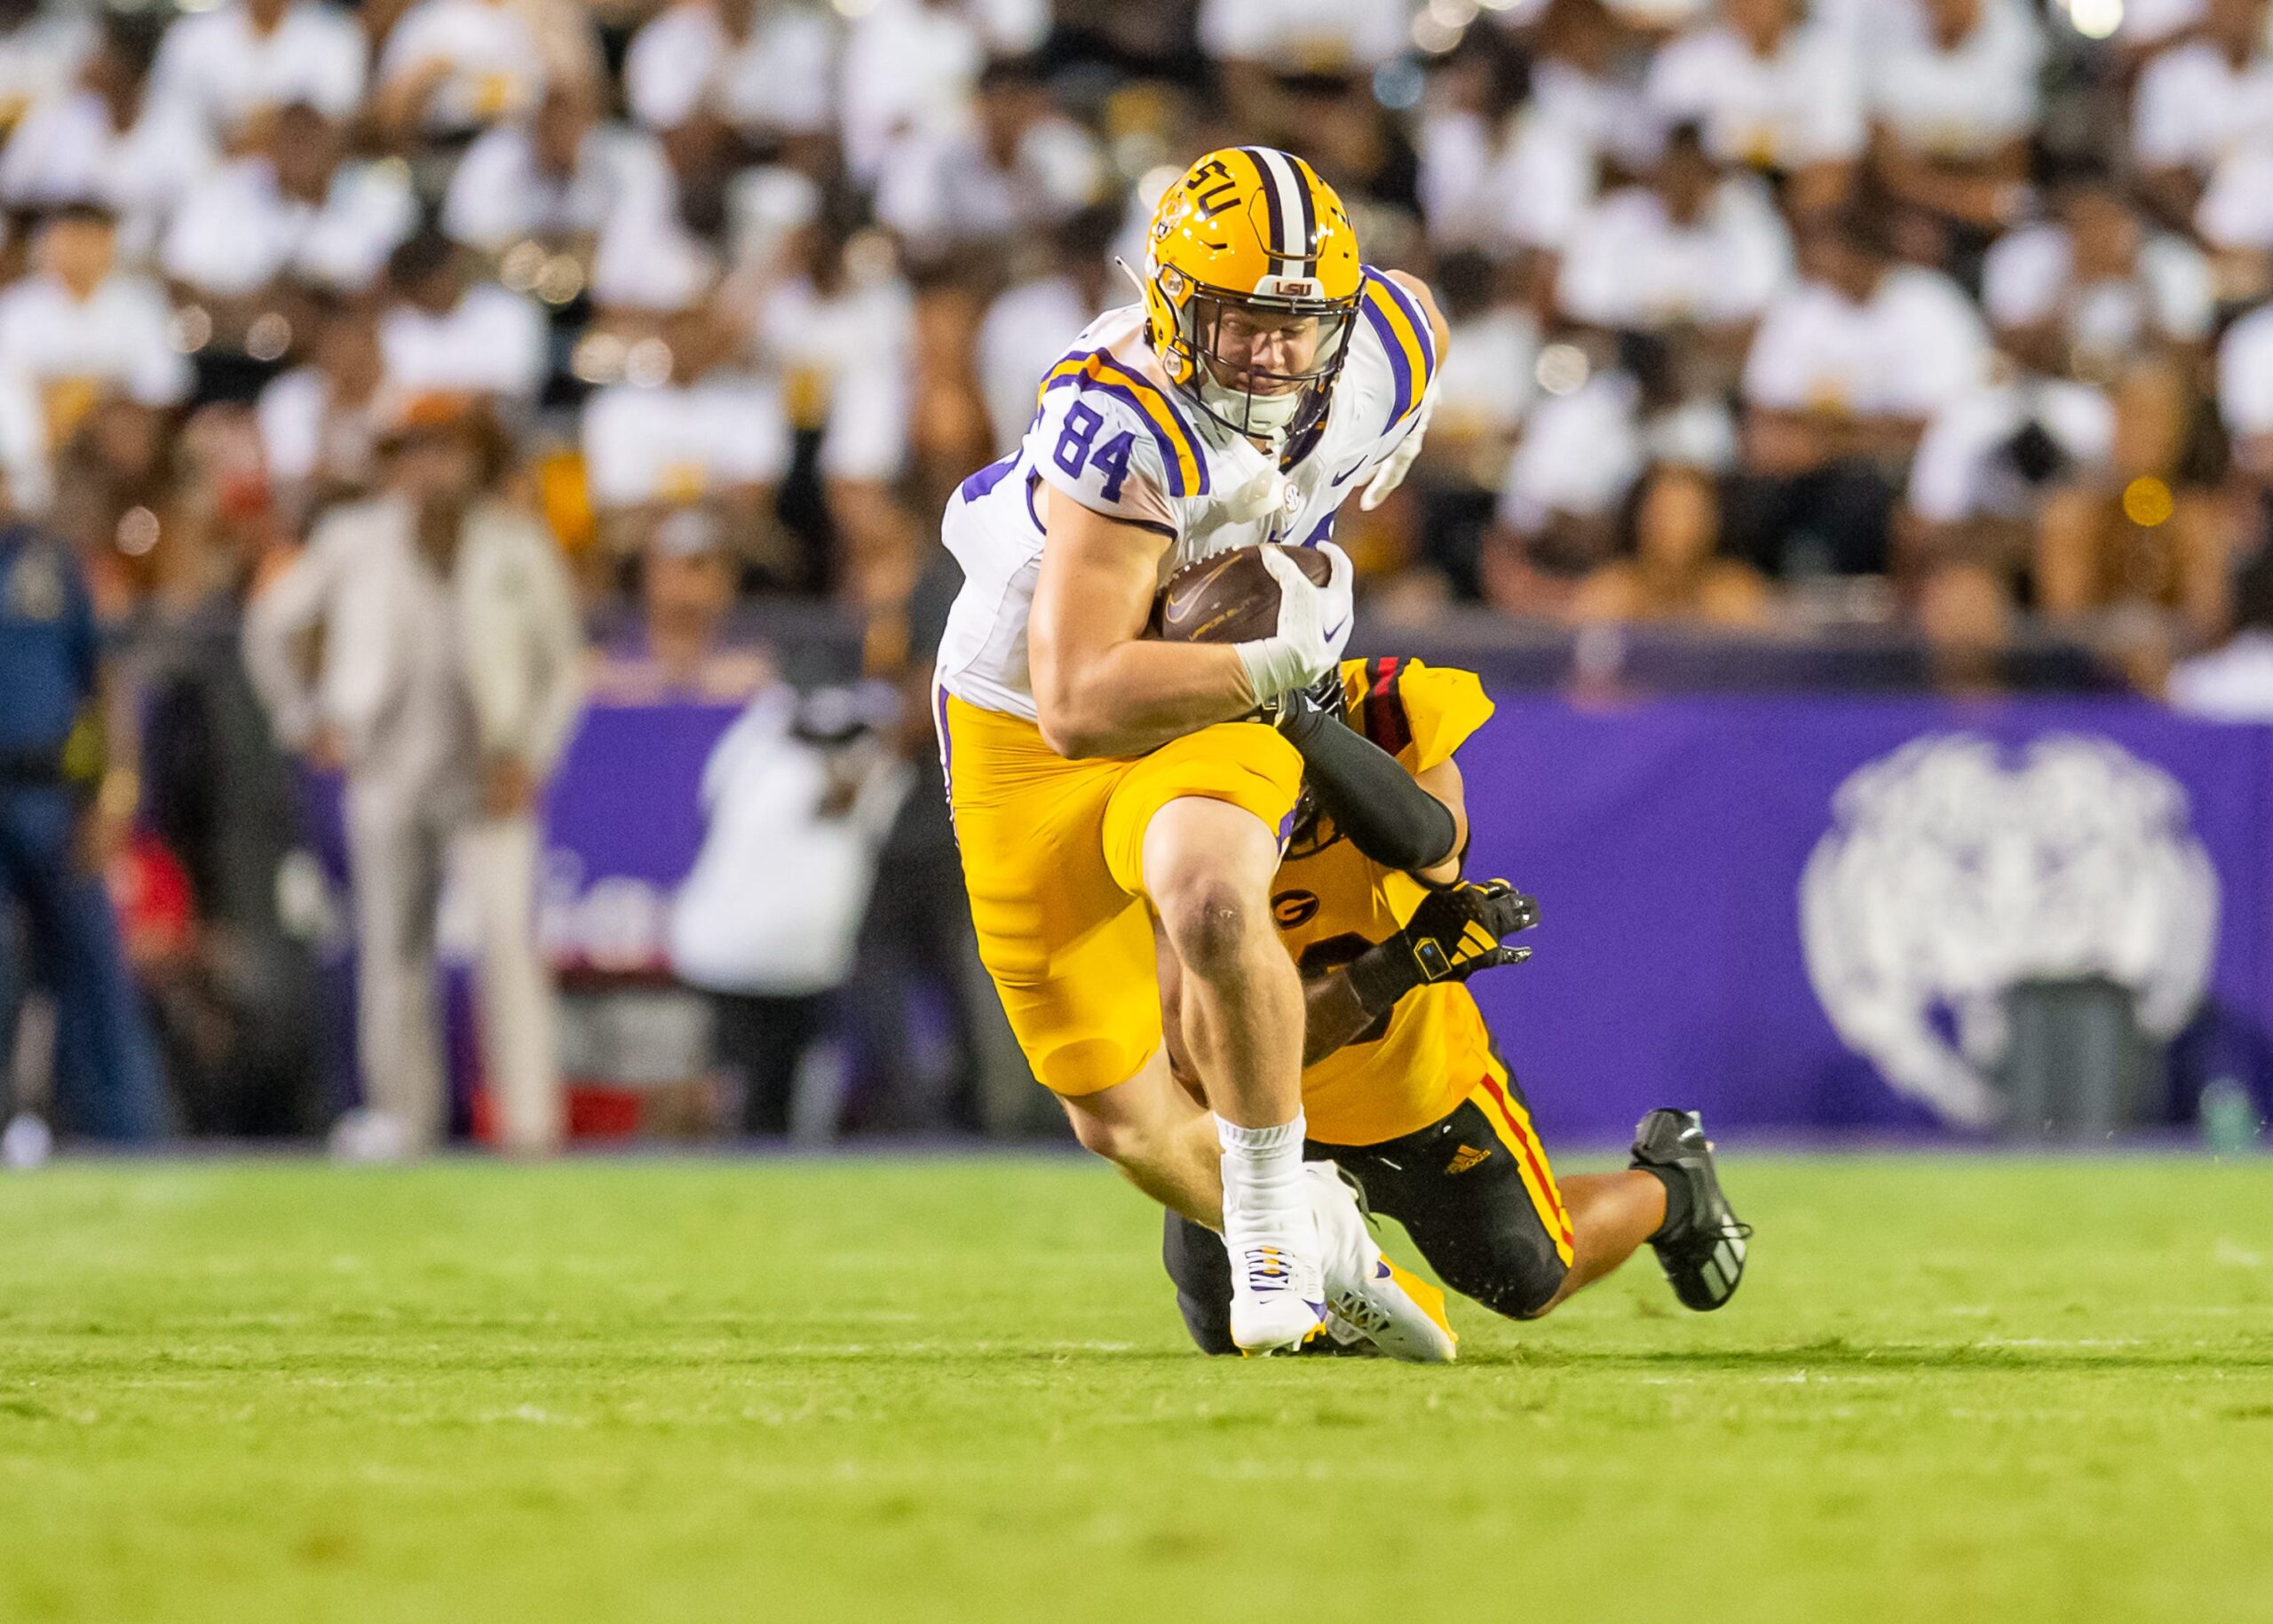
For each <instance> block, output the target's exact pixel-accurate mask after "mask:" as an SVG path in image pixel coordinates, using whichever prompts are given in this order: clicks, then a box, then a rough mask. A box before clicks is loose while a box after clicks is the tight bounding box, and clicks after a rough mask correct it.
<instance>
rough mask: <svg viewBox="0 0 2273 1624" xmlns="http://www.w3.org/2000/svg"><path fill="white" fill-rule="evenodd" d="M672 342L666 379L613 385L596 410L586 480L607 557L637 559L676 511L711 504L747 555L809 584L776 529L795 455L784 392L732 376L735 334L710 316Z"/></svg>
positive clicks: (786, 580)
mask: <svg viewBox="0 0 2273 1624" xmlns="http://www.w3.org/2000/svg"><path fill="white" fill-rule="evenodd" d="M733 337H734V336H733V333H732V332H731V331H730V330H729V329H727V327H726V326H725V323H724V322H722V321H720V320H719V319H718V318H717V316H715V315H714V314H713V313H710V312H709V311H707V310H694V311H689V312H686V313H683V314H680V315H677V316H673V317H671V318H670V319H669V320H668V321H665V322H664V323H663V326H662V330H661V341H662V343H663V345H665V347H666V348H667V350H668V352H669V360H670V366H669V376H668V377H667V378H666V379H665V380H664V381H662V382H661V383H657V384H637V383H624V384H613V385H611V386H609V387H608V388H606V389H603V390H601V391H599V392H598V393H597V394H595V395H593V397H592V398H591V400H590V401H589V402H587V403H586V405H585V408H584V416H583V425H582V444H583V455H584V477H585V480H586V482H587V486H588V487H589V489H590V493H591V500H592V505H593V507H594V508H595V509H596V510H597V511H598V514H599V519H600V535H601V540H602V543H603V544H604V545H605V547H606V551H608V553H609V554H610V555H611V556H613V557H614V558H637V557H638V556H639V554H640V552H641V551H643V550H644V549H645V546H646V544H647V542H648V540H649V538H650V537H651V536H652V535H653V532H654V529H655V527H656V526H657V524H658V523H660V522H661V519H662V518H663V516H664V515H665V514H666V513H667V512H669V511H671V510H673V509H676V508H679V507H684V506H685V505H686V504H688V503H697V502H699V503H704V504H705V505H706V506H707V507H708V508H709V509H710V510H711V511H712V512H713V513H714V514H715V515H716V516H717V519H719V520H720V522H722V523H723V524H725V527H726V528H727V541H728V543H729V545H730V546H731V548H732V550H733V552H734V554H735V556H736V557H737V558H741V559H743V560H746V561H748V563H749V564H750V565H751V566H753V567H755V568H756V569H757V570H758V571H759V572H760V573H761V574H764V575H766V576H767V577H769V578H770V579H771V580H772V582H773V583H774V584H775V585H777V586H797V585H802V584H804V582H801V581H799V580H798V579H796V574H797V570H796V565H795V563H794V562H793V561H792V560H790V559H789V558H788V557H787V555H786V554H785V553H784V551H782V547H781V543H780V535H779V534H778V529H777V527H775V526H774V524H773V523H772V513H773V495H774V492H775V489H776V487H778V486H779V485H780V481H781V478H782V476H783V475H784V474H786V473H787V472H788V468H789V455H790V449H791V447H790V436H789V428H788V423H787V421H786V420H785V418H784V417H783V416H782V410H781V402H780V392H779V391H778V390H777V389H775V388H774V387H772V385H770V384H764V383H762V382H760V381H758V380H756V379H755V378H753V377H751V376H748V375H747V374H745V373H742V372H740V371H736V370H733V369H730V368H729V367H728V365H727V363H728V361H729V360H731V359H732V352H733Z"/></svg>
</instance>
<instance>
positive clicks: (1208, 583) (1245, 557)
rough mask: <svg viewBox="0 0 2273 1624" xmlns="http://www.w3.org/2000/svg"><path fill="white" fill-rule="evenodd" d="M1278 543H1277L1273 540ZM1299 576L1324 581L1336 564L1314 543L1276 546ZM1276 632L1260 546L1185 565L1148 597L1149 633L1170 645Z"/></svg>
mask: <svg viewBox="0 0 2273 1624" xmlns="http://www.w3.org/2000/svg"><path fill="white" fill-rule="evenodd" d="M1271 544H1272V545H1277V543H1271ZM1279 551H1281V552H1286V553H1292V554H1293V555H1294V558H1295V563H1296V564H1298V565H1300V566H1302V571H1303V574H1305V575H1308V576H1309V577H1310V578H1311V581H1312V582H1314V583H1316V584H1317V585H1319V586H1324V585H1325V584H1326V581H1327V576H1328V575H1329V574H1332V573H1333V569H1334V563H1333V560H1332V559H1330V558H1327V556H1326V554H1325V553H1323V552H1321V551H1319V549H1317V548H1315V547H1287V546H1279ZM1276 630H1279V583H1278V582H1276V581H1274V580H1272V579H1271V572H1270V571H1269V570H1268V569H1265V568H1264V567H1263V549H1262V548H1261V547H1239V548H1234V549H1233V550H1232V551H1230V552H1219V553H1217V554H1216V556H1215V557H1214V558H1201V559H1200V560H1199V561H1198V562H1197V563H1193V564H1187V565H1185V566H1184V567H1183V568H1182V569H1180V570H1178V571H1176V574H1173V575H1170V576H1169V577H1168V585H1166V586H1165V587H1163V588H1161V589H1160V596H1159V597H1158V598H1154V599H1153V600H1152V624H1151V625H1150V626H1148V627H1146V628H1145V635H1146V636H1147V637H1154V638H1161V639H1163V640H1164V641H1166V642H1169V643H1251V642H1253V641H1254V640H1255V638H1267V637H1269V636H1270V635H1271V633H1272V632H1274V631H1276Z"/></svg>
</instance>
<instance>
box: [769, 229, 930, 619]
mask: <svg viewBox="0 0 2273 1624" xmlns="http://www.w3.org/2000/svg"><path fill="white" fill-rule="evenodd" d="M801 246H802V249H803V253H802V258H803V262H804V270H803V273H802V274H793V275H791V276H790V277H789V278H788V279H787V280H785V281H783V282H782V283H781V284H780V286H779V287H778V288H776V289H774V290H773V291H772V294H771V295H770V296H769V297H767V299H766V300H765V302H764V306H763V307H762V309H761V311H760V313H759V316H758V321H757V324H756V332H755V337H756V353H758V354H759V355H760V356H761V357H762V358H763V359H764V361H765V362H766V364H767V366H768V367H769V368H770V369H772V371H773V372H774V373H775V374H776V375H777V376H780V379H781V381H782V394H783V400H784V402H785V405H786V406H787V408H788V415H789V419H790V421H791V423H792V424H794V425H795V426H796V427H797V428H799V429H804V430H816V429H817V430H819V431H820V450H819V460H820V475H821V481H822V486H823V489H824V491H825V492H826V495H827V497H828V512H829V522H830V527H831V528H832V530H833V531H834V532H835V534H836V542H837V544H838V547H839V550H840V556H839V557H838V558H836V560H834V561H833V563H834V568H835V573H836V581H837V582H838V583H839V584H841V585H842V586H843V587H844V588H845V589H846V590H848V592H849V594H850V595H851V597H852V598H855V599H856V600H857V601H859V602H861V603H866V604H883V603H892V602H897V601H899V598H901V597H903V596H905V594H906V593H907V590H908V589H909V588H910V587H911V586H912V585H913V584H914V581H915V559H916V557H917V554H918V550H919V548H920V547H921V545H922V540H921V535H920V533H919V531H918V528H917V527H916V524H915V518H914V516H913V515H912V514H910V513H909V512H908V511H907V509H906V508H905V507H904V506H903V505H902V504H901V503H900V502H899V499H898V498H897V496H896V495H895V494H894V491H893V487H894V486H895V484H896V483H897V482H898V481H899V478H900V476H901V474H902V473H904V472H905V471H906V469H907V441H908V426H909V419H910V417H911V416H912V411H913V401H912V393H913V391H912V380H913V377H914V374H915V298H914V295H913V294H912V292H911V291H910V289H909V288H908V285H907V281H906V280H905V279H904V278H902V276H901V275H900V273H899V267H898V265H897V264H896V263H895V261H894V259H893V257H892V253H891V239H890V238H889V237H887V236H886V235H884V234H883V233H881V232H875V231H867V232H859V233H853V234H850V235H847V234H845V233H844V231H843V221H842V220H840V219H836V218H831V217H824V221H823V223H822V224H821V225H820V226H816V227H815V228H813V229H812V230H811V231H810V232H808V233H806V234H804V239H803V242H802V245H801Z"/></svg>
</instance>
